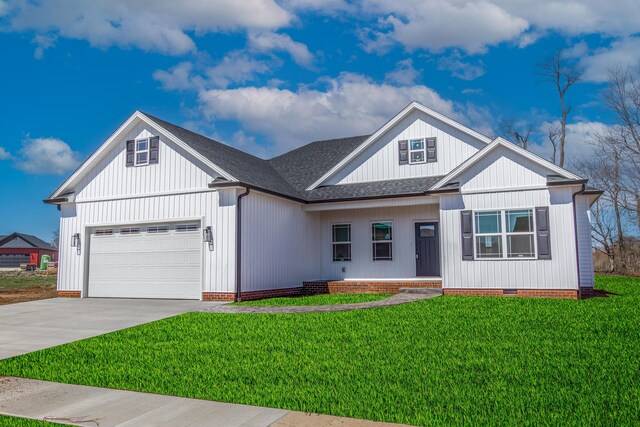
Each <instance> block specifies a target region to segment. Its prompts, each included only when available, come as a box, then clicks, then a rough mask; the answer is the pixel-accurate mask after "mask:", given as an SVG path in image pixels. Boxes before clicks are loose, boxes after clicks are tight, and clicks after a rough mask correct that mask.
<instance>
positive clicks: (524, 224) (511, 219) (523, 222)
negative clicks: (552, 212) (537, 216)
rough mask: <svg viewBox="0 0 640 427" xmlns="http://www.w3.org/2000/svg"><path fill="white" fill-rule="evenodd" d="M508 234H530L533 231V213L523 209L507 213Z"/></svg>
mask: <svg viewBox="0 0 640 427" xmlns="http://www.w3.org/2000/svg"><path fill="white" fill-rule="evenodd" d="M506 215H507V218H506V219H507V232H510V233H512V232H524V233H526V232H530V231H533V211H532V210H531V209H523V210H517V211H507V212H506Z"/></svg>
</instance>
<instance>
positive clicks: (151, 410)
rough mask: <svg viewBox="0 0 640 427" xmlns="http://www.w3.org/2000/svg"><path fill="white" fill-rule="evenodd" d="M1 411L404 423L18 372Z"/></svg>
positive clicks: (311, 426)
mask: <svg viewBox="0 0 640 427" xmlns="http://www.w3.org/2000/svg"><path fill="white" fill-rule="evenodd" d="M0 414H2V415H11V416H16V417H22V418H31V419H38V420H46V421H53V422H59V423H64V424H71V425H79V426H99V427H108V426H175V427H181V426H225V427H233V426H254V427H259V426H277V427H293V426H303V427H305V426H306V427H329V426H330V427H337V426H357V427H383V426H384V427H391V426H398V425H399V424H389V423H380V422H374V421H366V420H357V419H353V418H342V417H334V416H330V415H317V414H306V413H303V412H295V411H287V410H283V409H273V408H262V407H259V406H249V405H238V404H234V403H221V402H213V401H208V400H198V399H186V398H182V397H174V396H164V395H159V394H150V393H138V392H133V391H124V390H113V389H106V388H99V387H87V386H79V385H71V384H60V383H53V382H47V381H39V380H30V379H25V378H15V377H0Z"/></svg>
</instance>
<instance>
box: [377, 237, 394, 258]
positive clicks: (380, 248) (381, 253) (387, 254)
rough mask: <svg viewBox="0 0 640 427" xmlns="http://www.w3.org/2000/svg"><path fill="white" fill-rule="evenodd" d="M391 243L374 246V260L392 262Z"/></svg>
mask: <svg viewBox="0 0 640 427" xmlns="http://www.w3.org/2000/svg"><path fill="white" fill-rule="evenodd" d="M391 255H392V254H391V242H384V243H374V244H373V260H374V261H384V260H391Z"/></svg>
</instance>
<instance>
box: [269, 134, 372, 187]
mask: <svg viewBox="0 0 640 427" xmlns="http://www.w3.org/2000/svg"><path fill="white" fill-rule="evenodd" d="M368 137H369V135H362V136H352V137H350V138H339V139H329V140H326V141H315V142H312V143H310V144H307V145H304V146H302V147H300V148H297V149H295V150H293V151H289V152H288V153H284V154H282V155H281V156H278V157H275V158H273V159H271V160H269V163H270V164H271V166H273V168H274V169H275V170H276V171H278V172H279V173H280V174H281V175H282V176H283V177H284V178H285V179H286V180H287V181H289V183H290V184H291V185H292V186H293V187H294V188H295V189H296V190H298V191H304V190H305V189H306V188H308V187H309V186H310V185H311V184H313V183H314V182H316V181H317V180H318V179H320V177H322V175H324V174H325V173H327V172H328V171H329V170H330V169H331V168H332V167H333V166H335V165H336V164H338V162H340V161H341V160H342V159H344V158H345V157H346V156H347V155H348V154H349V153H351V152H352V151H353V150H355V149H356V148H357V147H358V146H359V145H360V144H362V143H363V142H364V141H365V140H366V139H367V138H368Z"/></svg>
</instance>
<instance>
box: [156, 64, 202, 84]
mask: <svg viewBox="0 0 640 427" xmlns="http://www.w3.org/2000/svg"><path fill="white" fill-rule="evenodd" d="M153 78H154V79H156V80H157V81H159V82H160V83H161V84H162V87H163V89H165V90H189V89H193V87H194V85H195V83H194V80H193V79H194V76H193V64H191V63H190V62H181V63H179V64H178V65H176V66H174V67H172V68H170V69H169V71H165V70H156V71H154V72H153Z"/></svg>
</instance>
